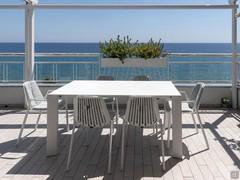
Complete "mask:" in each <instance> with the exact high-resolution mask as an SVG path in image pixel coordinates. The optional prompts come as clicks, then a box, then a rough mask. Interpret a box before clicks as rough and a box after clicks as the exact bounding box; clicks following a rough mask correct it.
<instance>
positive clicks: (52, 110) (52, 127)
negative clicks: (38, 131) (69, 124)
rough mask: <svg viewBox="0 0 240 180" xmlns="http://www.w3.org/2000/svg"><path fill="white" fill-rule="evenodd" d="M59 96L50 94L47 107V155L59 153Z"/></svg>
mask: <svg viewBox="0 0 240 180" xmlns="http://www.w3.org/2000/svg"><path fill="white" fill-rule="evenodd" d="M57 131H58V97H57V96H54V95H49V96H48V109H47V156H53V155H56V154H57V137H58V132H57Z"/></svg>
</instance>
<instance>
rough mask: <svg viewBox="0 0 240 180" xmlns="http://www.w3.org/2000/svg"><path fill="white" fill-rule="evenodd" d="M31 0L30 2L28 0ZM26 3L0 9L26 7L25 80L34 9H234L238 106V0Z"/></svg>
mask: <svg viewBox="0 0 240 180" xmlns="http://www.w3.org/2000/svg"><path fill="white" fill-rule="evenodd" d="M28 1H30V3H29V2H28ZM28 1H27V3H26V5H14V4H13V5H12V4H10V5H9V4H1V5H0V9H25V12H26V13H25V16H26V17H25V24H26V25H25V28H26V29H25V34H26V37H25V80H32V79H34V74H33V70H34V9H72V10H74V9H76V10H80V9H99V10H101V9H102V10H106V9H123V10H124V9H135V10H137V9H139V10H140V9H155V10H156V9H159V10H161V9H228V10H232V73H233V74H232V75H233V76H232V100H233V108H237V75H238V68H237V17H238V16H239V14H237V8H238V5H237V0H229V4H216V5H211V4H206V5H202V4H194V5H191V4H184V5H183V4H38V3H37V1H32V0H28Z"/></svg>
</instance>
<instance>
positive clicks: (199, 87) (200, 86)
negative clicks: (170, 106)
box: [189, 82, 205, 111]
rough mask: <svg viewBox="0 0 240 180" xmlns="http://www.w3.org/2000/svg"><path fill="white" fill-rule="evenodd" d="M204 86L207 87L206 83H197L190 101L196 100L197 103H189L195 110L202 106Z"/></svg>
mask: <svg viewBox="0 0 240 180" xmlns="http://www.w3.org/2000/svg"><path fill="white" fill-rule="evenodd" d="M204 88H205V84H204V83H202V82H199V83H197V84H196V86H195V87H194V88H193V90H192V93H191V96H190V101H194V102H195V103H192V104H189V106H190V107H191V108H193V110H195V111H196V110H198V108H199V106H200V101H201V97H202V94H203V90H204Z"/></svg>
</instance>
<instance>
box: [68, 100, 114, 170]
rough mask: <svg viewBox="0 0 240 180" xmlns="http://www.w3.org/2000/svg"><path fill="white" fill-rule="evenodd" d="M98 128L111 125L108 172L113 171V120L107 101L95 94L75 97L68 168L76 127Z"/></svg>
mask: <svg viewBox="0 0 240 180" xmlns="http://www.w3.org/2000/svg"><path fill="white" fill-rule="evenodd" d="M76 126H80V127H84V128H96V127H104V126H109V128H110V132H109V156H108V173H110V172H111V154H112V133H113V122H112V121H111V118H110V114H109V112H108V110H107V106H106V103H105V102H104V100H103V98H101V97H96V96H95V97H94V96H77V97H75V98H74V123H73V129H72V136H71V142H70V147H69V154H68V160H67V170H68V169H69V165H70V160H71V154H72V146H73V140H74V132H75V127H76Z"/></svg>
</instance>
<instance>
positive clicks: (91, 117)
mask: <svg viewBox="0 0 240 180" xmlns="http://www.w3.org/2000/svg"><path fill="white" fill-rule="evenodd" d="M74 121H75V123H77V124H79V125H81V126H83V127H102V126H105V125H108V124H110V122H111V119H110V115H109V112H108V110H107V106H106V104H105V102H104V100H103V99H102V98H101V97H96V96H76V97H75V98H74Z"/></svg>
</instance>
